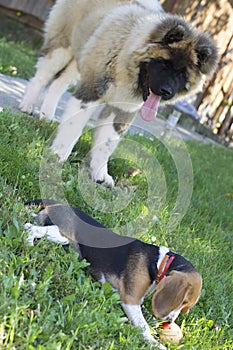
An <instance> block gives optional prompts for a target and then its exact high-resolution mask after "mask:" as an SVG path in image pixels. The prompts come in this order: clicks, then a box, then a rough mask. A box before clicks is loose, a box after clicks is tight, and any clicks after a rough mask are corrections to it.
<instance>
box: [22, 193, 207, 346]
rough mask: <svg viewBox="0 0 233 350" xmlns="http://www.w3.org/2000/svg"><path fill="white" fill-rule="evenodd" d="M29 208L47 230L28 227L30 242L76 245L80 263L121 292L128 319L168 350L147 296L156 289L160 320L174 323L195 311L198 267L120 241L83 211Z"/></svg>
mask: <svg viewBox="0 0 233 350" xmlns="http://www.w3.org/2000/svg"><path fill="white" fill-rule="evenodd" d="M26 205H30V206H34V205H39V206H40V207H41V208H43V210H41V211H40V213H39V214H38V219H39V221H40V223H42V224H43V225H44V226H36V225H32V224H30V223H27V224H25V229H26V230H27V231H28V232H29V236H28V241H29V243H30V244H31V245H33V243H34V239H35V238H41V237H43V236H47V238H48V239H49V240H52V241H56V242H60V243H62V244H68V243H71V244H72V245H73V247H74V249H75V250H76V251H77V252H78V253H79V258H80V259H86V260H87V261H88V262H89V263H90V267H89V272H90V274H91V275H92V276H93V277H94V278H95V279H96V280H98V281H100V282H102V283H104V282H106V281H108V282H109V283H111V285H112V286H113V288H115V289H116V290H118V291H119V293H120V297H121V301H122V307H123V309H124V311H125V313H126V315H127V316H128V318H129V320H130V321H131V322H132V323H133V324H134V325H135V326H136V327H139V328H141V330H142V333H143V336H144V338H145V339H147V340H149V341H151V342H152V343H154V344H155V345H156V348H157V349H165V347H164V346H163V345H161V344H159V343H158V341H157V340H155V339H154V338H153V337H152V335H151V333H150V329H149V326H148V324H147V322H146V320H145V318H144V317H143V314H142V311H141V304H142V302H143V299H144V296H145V295H146V294H147V293H148V292H149V291H150V292H152V291H153V290H154V289H156V291H155V293H154V295H153V298H152V309H153V313H154V315H155V316H156V317H158V318H160V319H165V320H170V321H174V320H175V319H176V318H177V317H178V315H179V313H180V312H182V313H183V314H186V313H187V312H189V310H190V308H191V307H192V306H194V305H195V304H196V302H197V300H198V298H199V295H200V291H201V287H202V278H201V275H200V274H199V272H198V271H197V270H196V269H195V268H194V266H193V265H192V264H191V263H190V262H189V261H188V260H187V259H185V258H184V257H183V256H181V255H179V254H177V253H174V252H172V251H169V249H167V248H166V247H158V246H154V245H151V244H147V243H144V242H142V241H140V240H137V239H135V238H130V237H125V236H124V237H122V236H119V235H117V234H115V233H114V232H113V231H111V230H110V229H107V228H106V227H104V226H103V225H101V224H100V223H99V222H97V221H96V220H94V219H93V218H92V217H90V216H89V215H87V214H86V213H84V212H83V211H81V210H79V209H78V208H74V207H70V206H68V205H64V204H60V203H57V202H55V201H52V200H44V201H42V200H36V201H32V202H28V203H26Z"/></svg>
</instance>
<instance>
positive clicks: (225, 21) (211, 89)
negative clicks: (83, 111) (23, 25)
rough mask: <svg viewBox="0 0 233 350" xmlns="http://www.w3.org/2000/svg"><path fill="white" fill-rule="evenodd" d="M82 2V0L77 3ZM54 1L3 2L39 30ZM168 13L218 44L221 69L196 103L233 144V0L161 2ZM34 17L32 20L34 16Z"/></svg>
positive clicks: (206, 119) (204, 120) (0, 3)
mask: <svg viewBox="0 0 233 350" xmlns="http://www.w3.org/2000/svg"><path fill="white" fill-rule="evenodd" d="M77 1H78V0H77ZM53 3H54V0H40V1H38V0H0V6H1V7H2V8H5V10H7V11H8V12H10V13H11V14H17V15H18V18H20V19H21V20H22V21H24V22H27V23H28V24H31V25H32V26H34V27H35V28H36V29H38V30H42V25H43V22H44V20H45V19H46V17H47V15H48V12H49V10H50V8H51V6H52V4H53ZM161 3H162V5H163V7H164V8H165V10H166V11H169V12H172V13H179V14H182V15H184V16H185V18H186V19H187V20H188V21H190V22H192V23H193V24H194V25H196V26H197V27H198V28H200V29H202V30H204V31H209V32H210V34H211V35H212V36H213V38H214V40H215V41H216V43H217V45H218V49H219V54H220V60H219V64H218V67H217V70H216V72H215V74H214V76H213V77H212V79H211V80H209V81H208V82H207V83H206V85H205V88H204V90H203V92H202V93H201V94H199V95H198V96H197V98H196V101H195V107H196V108H197V109H198V112H199V114H200V115H201V116H202V119H201V123H203V124H204V125H206V126H208V127H209V128H210V129H212V131H213V132H214V133H215V134H218V135H219V136H220V137H222V138H223V139H224V140H225V141H227V142H229V143H230V142H232V141H233V1H232V0H218V1H216V0H192V1H191V0H161ZM31 15H32V16H33V17H32V16H31Z"/></svg>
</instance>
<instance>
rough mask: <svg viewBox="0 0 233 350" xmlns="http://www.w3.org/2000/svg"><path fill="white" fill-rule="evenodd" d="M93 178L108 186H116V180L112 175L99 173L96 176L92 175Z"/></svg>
mask: <svg viewBox="0 0 233 350" xmlns="http://www.w3.org/2000/svg"><path fill="white" fill-rule="evenodd" d="M92 178H93V180H94V181H95V182H97V183H98V184H105V185H106V186H107V187H114V180H113V178H112V176H111V175H109V174H106V173H103V174H100V173H98V174H97V175H96V176H93V175H92Z"/></svg>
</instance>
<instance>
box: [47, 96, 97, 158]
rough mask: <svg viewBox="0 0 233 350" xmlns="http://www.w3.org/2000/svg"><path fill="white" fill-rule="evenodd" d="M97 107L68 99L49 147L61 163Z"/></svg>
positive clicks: (73, 98) (72, 98)
mask: <svg viewBox="0 0 233 350" xmlns="http://www.w3.org/2000/svg"><path fill="white" fill-rule="evenodd" d="M97 107H98V105H96V104H93V103H89V104H88V103H86V104H85V103H82V101H81V100H78V99H77V98H76V97H75V96H72V97H71V98H70V99H69V101H68V103H67V105H66V109H65V111H64V114H63V115H62V119H61V123H60V124H59V126H58V130H57V134H56V137H55V139H54V141H53V144H52V146H51V150H52V151H53V152H54V153H56V154H57V155H58V157H59V160H60V161H61V162H64V161H66V160H67V158H68V157H69V155H70V153H71V151H72V149H73V147H74V145H75V144H76V142H77V141H78V139H79V137H80V136H81V134H82V131H83V128H84V127H85V125H86V124H87V122H88V120H89V119H90V117H91V115H92V114H93V112H94V111H95V110H96V108H97Z"/></svg>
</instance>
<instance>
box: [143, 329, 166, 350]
mask: <svg viewBox="0 0 233 350" xmlns="http://www.w3.org/2000/svg"><path fill="white" fill-rule="evenodd" d="M143 336H144V338H145V339H146V340H147V341H149V342H150V343H151V344H152V345H154V346H155V347H156V349H160V350H167V348H166V346H164V345H162V344H161V343H160V342H159V341H158V340H156V339H155V338H154V337H153V336H152V335H151V334H150V333H149V334H148V332H147V331H146V332H144V333H143Z"/></svg>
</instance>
